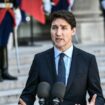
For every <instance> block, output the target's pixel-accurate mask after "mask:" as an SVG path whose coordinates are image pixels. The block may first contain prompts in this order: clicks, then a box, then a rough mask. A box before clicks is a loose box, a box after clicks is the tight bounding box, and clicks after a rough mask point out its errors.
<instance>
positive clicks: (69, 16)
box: [50, 10, 76, 28]
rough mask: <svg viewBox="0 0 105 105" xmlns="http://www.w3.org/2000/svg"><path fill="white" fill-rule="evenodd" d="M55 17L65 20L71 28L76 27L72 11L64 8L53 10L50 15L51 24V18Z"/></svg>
mask: <svg viewBox="0 0 105 105" xmlns="http://www.w3.org/2000/svg"><path fill="white" fill-rule="evenodd" d="M57 18H62V19H64V20H66V21H67V22H68V23H69V24H70V26H71V28H74V27H76V19H75V17H74V15H73V13H72V12H69V11H66V10H59V11H55V12H53V13H52V14H51V15H50V24H52V22H53V20H55V19H57Z"/></svg>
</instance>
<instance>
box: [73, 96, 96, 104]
mask: <svg viewBox="0 0 105 105" xmlns="http://www.w3.org/2000/svg"><path fill="white" fill-rule="evenodd" d="M96 97H97V95H96V94H94V95H93V97H92V99H91V101H90V102H87V105H95V102H96ZM75 105H80V104H75Z"/></svg>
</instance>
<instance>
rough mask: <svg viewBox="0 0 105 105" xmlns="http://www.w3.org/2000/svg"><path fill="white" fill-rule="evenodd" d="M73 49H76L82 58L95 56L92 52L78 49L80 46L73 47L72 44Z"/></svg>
mask: <svg viewBox="0 0 105 105" xmlns="http://www.w3.org/2000/svg"><path fill="white" fill-rule="evenodd" d="M74 50H76V52H77V54H78V55H79V56H80V57H82V58H84V59H91V58H95V55H94V54H92V53H89V52H87V51H85V50H83V49H80V48H78V47H75V46H74Z"/></svg>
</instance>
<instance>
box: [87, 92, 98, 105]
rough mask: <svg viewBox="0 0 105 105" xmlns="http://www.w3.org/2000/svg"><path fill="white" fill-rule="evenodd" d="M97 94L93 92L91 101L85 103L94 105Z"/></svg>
mask: <svg viewBox="0 0 105 105" xmlns="http://www.w3.org/2000/svg"><path fill="white" fill-rule="evenodd" d="M96 97H97V95H96V94H94V95H93V97H92V99H91V101H90V102H88V103H87V105H95V102H96Z"/></svg>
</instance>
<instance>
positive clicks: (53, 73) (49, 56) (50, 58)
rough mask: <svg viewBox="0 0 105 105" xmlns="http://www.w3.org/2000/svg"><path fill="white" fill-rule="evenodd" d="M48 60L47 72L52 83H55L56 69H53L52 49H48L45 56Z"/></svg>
mask: <svg viewBox="0 0 105 105" xmlns="http://www.w3.org/2000/svg"><path fill="white" fill-rule="evenodd" d="M47 58H48V65H49V71H50V74H51V76H52V80H53V82H56V67H55V60H54V48H52V49H50V51H49V52H48V54H47Z"/></svg>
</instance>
